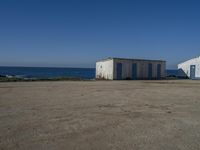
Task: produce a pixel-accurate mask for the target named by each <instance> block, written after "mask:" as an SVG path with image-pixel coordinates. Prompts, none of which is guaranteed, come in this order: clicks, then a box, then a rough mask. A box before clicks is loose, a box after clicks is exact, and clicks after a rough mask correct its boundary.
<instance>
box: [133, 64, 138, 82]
mask: <svg viewBox="0 0 200 150" xmlns="http://www.w3.org/2000/svg"><path fill="white" fill-rule="evenodd" d="M132 79H133V80H136V79H137V64H136V63H135V64H132Z"/></svg>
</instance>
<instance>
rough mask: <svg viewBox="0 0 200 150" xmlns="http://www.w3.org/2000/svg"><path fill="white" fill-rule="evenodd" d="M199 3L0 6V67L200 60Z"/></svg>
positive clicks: (50, 1)
mask: <svg viewBox="0 0 200 150" xmlns="http://www.w3.org/2000/svg"><path fill="white" fill-rule="evenodd" d="M199 8H200V1H194V0H65V1H64V0H1V1H0V66H36V67H37V66H41V67H42V66H44V67H45V66H48V67H95V62H96V61H97V60H100V59H103V58H107V57H123V58H141V59H163V60H166V61H167V68H168V69H175V68H177V64H178V63H180V62H182V61H185V60H187V59H190V58H192V57H196V56H199V55H200V9H199Z"/></svg>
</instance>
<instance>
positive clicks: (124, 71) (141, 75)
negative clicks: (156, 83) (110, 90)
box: [96, 58, 166, 80]
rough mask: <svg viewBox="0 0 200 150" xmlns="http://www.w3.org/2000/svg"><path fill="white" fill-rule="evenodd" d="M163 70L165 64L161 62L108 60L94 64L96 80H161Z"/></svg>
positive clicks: (122, 59) (163, 73)
mask: <svg viewBox="0 0 200 150" xmlns="http://www.w3.org/2000/svg"><path fill="white" fill-rule="evenodd" d="M165 70H166V62H165V61H162V60H142V59H124V58H108V59H105V60H101V61H98V62H97V63H96V78H97V79H108V80H122V79H133V80H136V79H163V78H165Z"/></svg>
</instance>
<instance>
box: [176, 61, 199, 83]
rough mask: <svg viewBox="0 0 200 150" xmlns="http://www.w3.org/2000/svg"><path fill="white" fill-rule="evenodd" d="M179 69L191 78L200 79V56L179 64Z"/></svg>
mask: <svg viewBox="0 0 200 150" xmlns="http://www.w3.org/2000/svg"><path fill="white" fill-rule="evenodd" d="M178 69H179V72H182V73H184V74H185V76H187V77H188V78H190V79H200V57H196V58H193V59H190V60H188V61H185V62H183V63H181V64H179V65H178Z"/></svg>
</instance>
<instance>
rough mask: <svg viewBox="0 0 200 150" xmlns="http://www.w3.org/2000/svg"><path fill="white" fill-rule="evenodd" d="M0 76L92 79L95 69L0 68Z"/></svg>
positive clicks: (176, 74) (174, 72)
mask: <svg viewBox="0 0 200 150" xmlns="http://www.w3.org/2000/svg"><path fill="white" fill-rule="evenodd" d="M166 73H167V76H169V75H174V76H178V70H166ZM0 75H4V76H6V75H9V76H15V77H20V78H39V79H41V78H55V77H76V78H82V79H94V78H95V68H48V67H0Z"/></svg>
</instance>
